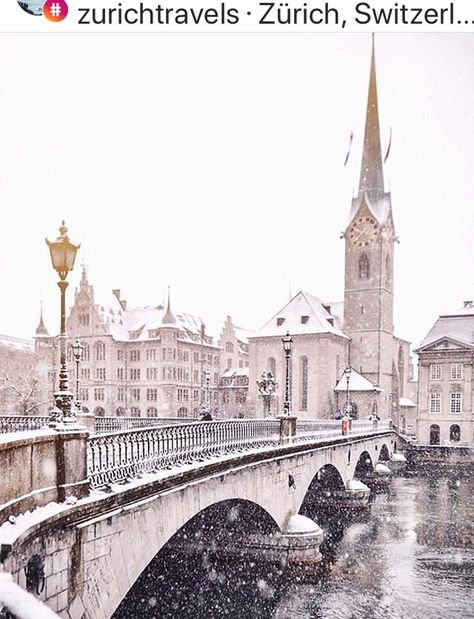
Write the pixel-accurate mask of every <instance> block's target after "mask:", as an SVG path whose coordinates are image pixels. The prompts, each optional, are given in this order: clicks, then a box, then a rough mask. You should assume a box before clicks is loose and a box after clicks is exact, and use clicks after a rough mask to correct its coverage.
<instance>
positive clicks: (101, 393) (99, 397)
mask: <svg viewBox="0 0 474 619" xmlns="http://www.w3.org/2000/svg"><path fill="white" fill-rule="evenodd" d="M94 400H96V401H98V402H103V401H104V400H105V389H103V388H102V387H96V388H95V389H94Z"/></svg>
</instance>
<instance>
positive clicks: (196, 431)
mask: <svg viewBox="0 0 474 619" xmlns="http://www.w3.org/2000/svg"><path fill="white" fill-rule="evenodd" d="M279 443H280V422H279V421H277V420H270V421H267V420H263V419H261V420H245V419H243V420H232V421H209V422H198V423H194V424H181V425H174V426H163V427H159V428H148V429H143V430H131V431H128V432H114V433H112V434H99V435H96V436H92V437H90V438H89V450H88V470H89V480H90V484H91V486H92V487H94V488H96V487H100V486H104V485H107V484H110V483H115V482H120V481H125V480H127V479H131V478H133V477H137V476H139V475H141V474H142V473H148V472H156V471H158V470H160V469H166V468H171V467H173V466H177V465H182V464H191V463H192V462H196V461H205V460H209V459H212V458H219V457H222V456H225V455H227V454H231V453H238V452H242V451H248V450H251V449H258V448H262V447H268V446H270V445H278V444H279Z"/></svg>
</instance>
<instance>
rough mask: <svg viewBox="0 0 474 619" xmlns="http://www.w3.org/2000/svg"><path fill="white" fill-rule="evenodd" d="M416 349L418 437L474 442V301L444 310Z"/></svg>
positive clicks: (420, 440) (429, 440) (431, 441)
mask: <svg viewBox="0 0 474 619" xmlns="http://www.w3.org/2000/svg"><path fill="white" fill-rule="evenodd" d="M415 352H416V353H417V354H418V411H417V427H416V436H417V442H418V443H419V444H421V445H458V446H461V445H465V446H472V445H473V444H474V409H473V402H474V304H473V302H472V301H465V302H464V305H463V307H462V308H460V309H458V310H456V311H454V312H450V313H448V314H442V315H440V316H439V318H438V320H437V321H436V322H435V324H434V325H433V327H432V328H431V329H430V331H429V332H428V334H427V335H426V337H425V338H424V339H423V341H422V342H421V344H420V345H419V346H418V348H417V349H416V350H415Z"/></svg>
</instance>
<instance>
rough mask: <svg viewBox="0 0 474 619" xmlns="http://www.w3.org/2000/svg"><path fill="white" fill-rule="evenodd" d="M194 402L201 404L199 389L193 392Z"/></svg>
mask: <svg viewBox="0 0 474 619" xmlns="http://www.w3.org/2000/svg"><path fill="white" fill-rule="evenodd" d="M193 402H199V391H198V390H197V389H194V391H193Z"/></svg>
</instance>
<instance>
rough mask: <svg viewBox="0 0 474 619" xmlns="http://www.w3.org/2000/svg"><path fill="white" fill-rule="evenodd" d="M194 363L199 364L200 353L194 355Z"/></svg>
mask: <svg viewBox="0 0 474 619" xmlns="http://www.w3.org/2000/svg"><path fill="white" fill-rule="evenodd" d="M194 363H199V353H198V352H195V353H194Z"/></svg>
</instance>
